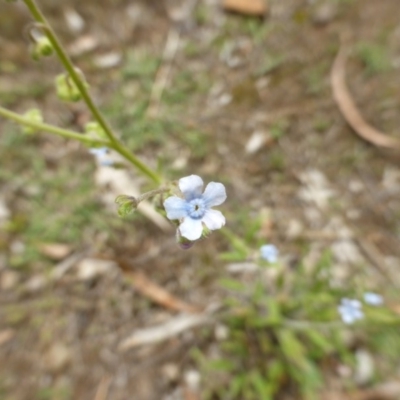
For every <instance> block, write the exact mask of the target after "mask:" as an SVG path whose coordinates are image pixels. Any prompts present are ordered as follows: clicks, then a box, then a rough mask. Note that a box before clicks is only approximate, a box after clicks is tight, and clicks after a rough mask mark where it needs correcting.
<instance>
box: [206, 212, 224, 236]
mask: <svg viewBox="0 0 400 400" xmlns="http://www.w3.org/2000/svg"><path fill="white" fill-rule="evenodd" d="M202 222H204V223H205V224H206V227H207V228H208V229H210V230H211V231H214V230H215V229H221V228H222V227H223V226H224V225H225V217H224V216H223V215H222V213H221V212H220V211H217V210H207V211H206V213H205V215H204V217H203V219H202Z"/></svg>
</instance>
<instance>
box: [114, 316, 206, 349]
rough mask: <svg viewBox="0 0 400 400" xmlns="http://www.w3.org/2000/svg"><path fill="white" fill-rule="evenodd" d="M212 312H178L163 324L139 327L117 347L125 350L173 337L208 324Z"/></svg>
mask: <svg viewBox="0 0 400 400" xmlns="http://www.w3.org/2000/svg"><path fill="white" fill-rule="evenodd" d="M212 312H213V310H211V311H209V312H205V313H203V314H197V315H188V314H180V315H178V316H176V317H173V318H171V319H169V320H168V321H167V322H165V323H163V324H160V325H156V326H153V327H151V328H144V329H139V330H137V331H136V332H134V333H133V334H132V335H130V336H128V337H127V338H126V339H125V340H123V341H122V342H121V343H120V344H119V346H118V349H119V350H120V351H127V350H129V349H132V348H134V347H138V346H141V345H147V344H155V343H159V342H162V341H164V340H167V339H170V338H173V337H175V336H177V335H179V334H180V333H182V332H184V331H186V330H188V329H191V328H195V327H197V326H200V325H207V324H210V323H212V322H213V318H212V316H211V313H212Z"/></svg>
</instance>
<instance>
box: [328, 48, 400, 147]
mask: <svg viewBox="0 0 400 400" xmlns="http://www.w3.org/2000/svg"><path fill="white" fill-rule="evenodd" d="M346 53H347V51H346V49H345V48H343V47H342V48H341V50H340V51H339V53H338V55H337V56H336V59H335V61H334V63H333V66H332V70H331V85H332V90H333V97H334V99H335V101H336V104H337V105H338V107H339V110H340V112H341V113H342V115H343V117H344V118H345V120H346V121H347V123H348V124H349V125H350V126H351V127H352V128H353V129H354V131H355V132H356V133H357V134H358V135H359V136H361V137H362V138H363V139H364V140H366V141H368V142H370V143H372V144H374V145H375V146H379V147H384V148H389V149H397V150H400V140H399V139H395V138H392V137H389V136H387V135H386V134H384V133H382V132H380V131H378V130H377V129H375V128H374V127H373V126H371V125H369V124H368V123H367V122H366V121H365V120H364V118H363V117H362V115H361V113H360V112H359V111H358V109H357V106H356V104H355V103H354V101H353V98H352V96H351V94H350V92H349V90H348V88H347V85H346V77H345V65H346Z"/></svg>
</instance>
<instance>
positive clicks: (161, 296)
mask: <svg viewBox="0 0 400 400" xmlns="http://www.w3.org/2000/svg"><path fill="white" fill-rule="evenodd" d="M118 265H119V266H120V268H121V270H122V271H123V273H124V275H125V276H126V278H127V279H128V280H129V282H130V283H131V284H132V286H133V287H134V288H135V289H136V290H137V291H138V292H140V293H141V294H143V295H144V296H146V297H148V298H149V299H151V300H153V301H154V302H155V303H158V304H160V305H162V306H163V307H166V308H169V309H171V310H175V311H184V312H189V313H197V312H200V311H201V309H200V307H196V306H193V305H191V304H188V303H185V302H184V301H182V300H180V299H178V298H177V297H175V296H173V295H172V294H171V293H169V292H167V291H166V290H165V289H163V288H162V287H161V286H159V285H157V284H156V283H154V282H152V281H151V280H150V279H149V278H148V277H147V276H146V275H145V274H144V273H143V272H137V271H132V270H131V269H130V268H129V266H128V265H127V263H125V262H124V261H118Z"/></svg>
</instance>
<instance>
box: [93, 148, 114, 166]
mask: <svg viewBox="0 0 400 400" xmlns="http://www.w3.org/2000/svg"><path fill="white" fill-rule="evenodd" d="M89 153H90V154H93V155H94V156H95V157H96V159H97V161H98V163H99V164H100V165H102V166H103V167H110V166H111V165H113V164H114V161H113V160H111V159H110V158H109V153H110V150H109V149H108V147H93V148H91V149H89Z"/></svg>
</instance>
